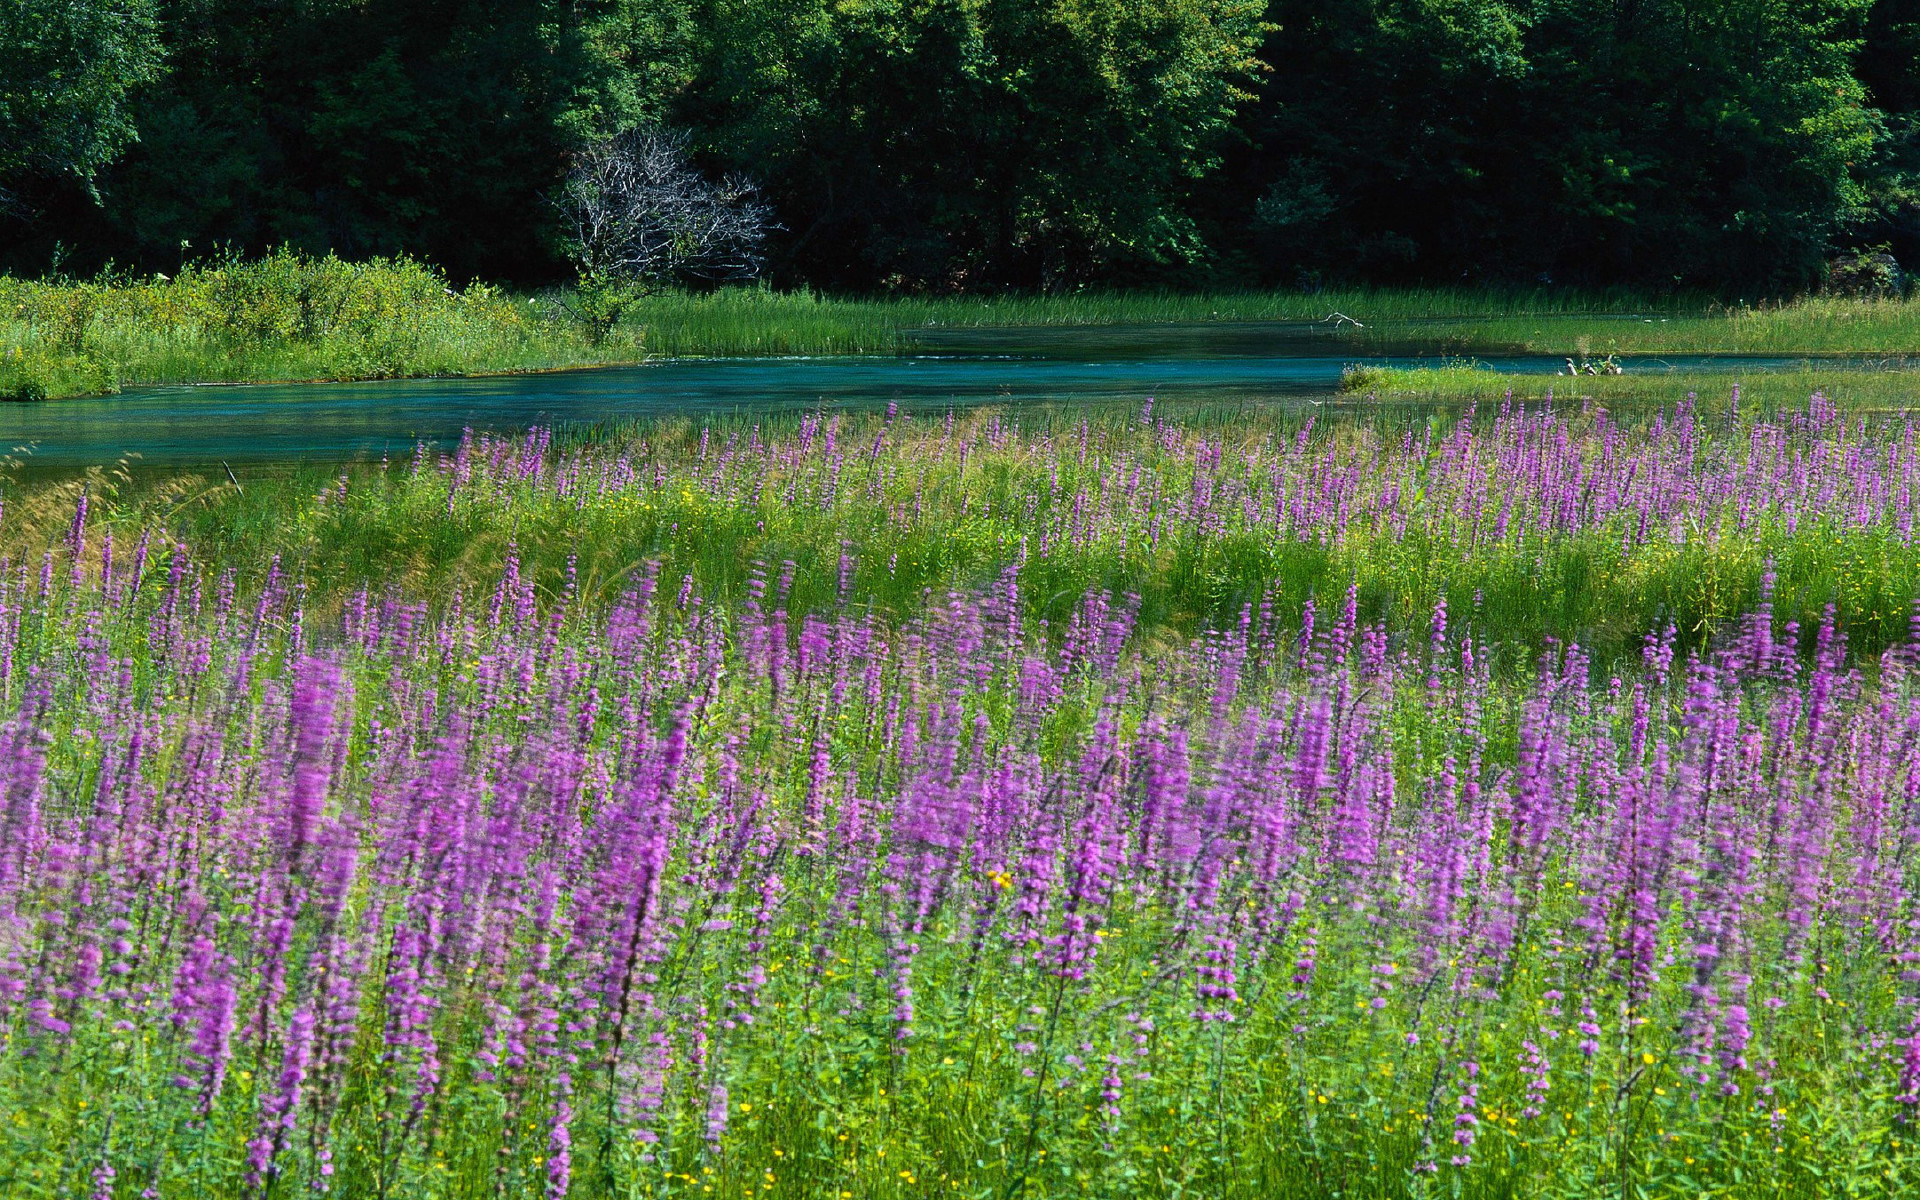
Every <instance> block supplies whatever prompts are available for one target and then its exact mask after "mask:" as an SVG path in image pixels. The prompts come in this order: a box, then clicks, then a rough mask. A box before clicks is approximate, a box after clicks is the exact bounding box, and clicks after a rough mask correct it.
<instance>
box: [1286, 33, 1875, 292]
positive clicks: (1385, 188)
mask: <svg viewBox="0 0 1920 1200" xmlns="http://www.w3.org/2000/svg"><path fill="white" fill-rule="evenodd" d="M1868 5H1869V0H1831V2H1828V0H1823V2H1822V3H1816V4H1782V3H1776V2H1774V0H1743V2H1741V3H1736V4H1722V3H1717V2H1703V0H1655V2H1653V3H1644V4H1633V5H1626V6H1622V5H1618V4H1613V3H1610V2H1608V3H1602V2H1600V0H1549V2H1548V3H1545V4H1539V5H1516V4H1509V3H1506V2H1504V0H1334V2H1333V3H1330V4H1329V3H1320V2H1317V0H1315V2H1305V0H1301V2H1295V0H1279V3H1277V4H1276V7H1275V13H1276V17H1275V19H1276V21H1277V22H1278V24H1279V25H1280V28H1281V31H1280V32H1279V33H1278V34H1276V35H1275V37H1274V38H1273V39H1272V40H1271V41H1269V43H1268V46H1267V50H1266V54H1267V58H1268V61H1269V62H1271V63H1272V64H1273V65H1274V66H1275V68H1276V70H1275V73H1274V75H1273V81H1272V84H1271V85H1270V89H1269V96H1270V99H1269V101H1268V102H1267V103H1265V104H1263V105H1262V106H1261V107H1260V108H1259V109H1258V110H1257V111H1256V112H1254V113H1252V114H1250V116H1249V129H1250V131H1251V132H1252V133H1253V135H1254V136H1255V137H1256V138H1257V139H1258V142H1259V151H1258V158H1259V159H1260V163H1259V165H1257V166H1256V167H1254V169H1253V170H1252V171H1251V172H1250V176H1249V179H1250V181H1251V182H1258V181H1260V180H1265V181H1267V182H1265V183H1261V184H1260V186H1261V187H1263V188H1264V189H1265V190H1264V192H1263V193H1259V201H1258V209H1257V211H1258V213H1259V215H1260V219H1261V224H1262V247H1261V248H1262V252H1263V253H1264V254H1265V256H1266V257H1267V260H1268V262H1269V264H1270V269H1273V270H1276V271H1279V272H1281V273H1282V274H1283V275H1284V274H1285V273H1286V272H1288V271H1291V270H1294V269H1296V268H1313V269H1319V270H1323V271H1326V272H1330V273H1335V274H1349V273H1357V274H1367V275H1372V276H1375V277H1381V276H1384V277H1389V278H1391V277H1402V278H1406V277H1416V278H1417V277H1426V278H1461V277H1465V278H1475V279H1501V278H1514V277H1520V278H1529V277H1533V276H1535V275H1537V274H1538V275H1542V276H1550V277H1552V278H1555V279H1564V280H1567V281H1570V282H1571V281H1582V280H1595V279H1608V280H1621V279H1632V280H1638V281H1641V282H1643V283H1647V284H1654V285H1659V284H1667V285H1670V286H1671V285H1675V284H1679V285H1683V286H1684V285H1702V284H1704V285H1710V286H1718V287H1728V288H1742V289H1757V290H1758V291H1760V292H1780V291H1792V290H1795V289H1798V288H1804V287H1807V286H1809V285H1812V284H1814V283H1816V282H1818V280H1819V277H1820V267H1821V264H1822V262H1823V260H1824V257H1825V255H1826V253H1827V249H1828V247H1829V245H1830V243H1831V240H1832V239H1833V238H1834V237H1835V236H1837V235H1838V234H1840V233H1841V232H1842V230H1843V226H1844V225H1845V223H1846V222H1847V221H1848V220H1850V219H1852V218H1853V217H1854V216H1855V215H1856V213H1857V212H1858V210H1859V208H1860V206H1861V205H1862V204H1863V203H1865V201H1866V193H1865V192H1864V191H1863V190H1862V186H1861V180H1862V178H1863V177H1864V175H1865V174H1866V171H1865V167H1866V164H1867V163H1868V160H1869V159H1870V158H1871V157H1872V155H1873V147H1874V139H1875V128H1874V123H1873V117H1872V115H1871V114H1870V113H1869V112H1867V111H1866V108H1865V102H1866V96H1865V94H1864V92H1863V90H1862V88H1861V86H1860V85H1859V83H1858V82H1856V80H1855V79H1854V77H1853V74H1852V58H1853V53H1854V51H1855V49H1856V47H1857V45H1858V43H1857V41H1856V40H1854V39H1855V38H1856V36H1857V35H1856V32H1855V31H1856V29H1857V26H1858V24H1859V21H1860V19H1861V17H1862V16H1863V14H1864V13H1865V11H1866V9H1867V7H1868ZM1303 63H1311V64H1315V66H1313V67H1311V68H1309V69H1305V70H1297V69H1290V68H1292V67H1293V66H1294V65H1295V64H1303ZM1522 230H1524V234H1522V233H1521V232H1520V231H1522ZM1747 294H1749V295H1752V294H1755V293H1754V292H1753V291H1748V293H1747Z"/></svg>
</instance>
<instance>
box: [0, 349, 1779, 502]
mask: <svg viewBox="0 0 1920 1200" xmlns="http://www.w3.org/2000/svg"><path fill="white" fill-rule="evenodd" d="M917 341H918V343H919V345H920V347H921V348H922V349H924V350H925V351H927V352H926V353H923V354H916V355H905V356H899V357H859V358H855V357H845V358H777V359H739V358H733V359H676V360H668V361H662V362H656V363H648V364H645V365H641V366H633V367H620V368H610V369H600V370H582V371H566V372H555V373H549V374H539V375H511V376H493V377H488V378H480V379H415V380H394V381H383V382H376V383H305V384H269V385H258V386H245V387H232V386H204V387H180V388H154V389H148V390H142V391H131V392H127V393H124V394H122V395H119V396H112V397H105V398H101V399H93V400H62V401H58V402H53V403H47V404H37V405H0V455H6V456H10V457H12V458H14V459H16V460H18V461H20V462H23V463H25V464H28V465H30V466H32V467H42V468H46V467H60V468H73V467H83V466H87V465H92V464H107V463H112V462H116V461H120V460H123V459H126V460H130V461H135V462H138V463H142V464H145V465H148V466H176V465H177V466H185V465H210V464H217V463H221V462H225V463H229V464H239V463H270V462H288V461H299V460H308V461H328V462H344V461H350V460H354V459H362V458H366V459H379V458H380V457H382V456H383V455H384V456H390V457H394V458H399V457H403V456H405V455H408V454H410V453H412V451H413V450H414V448H415V446H416V445H418V444H420V443H423V442H424V443H428V444H433V445H446V444H449V443H451V442H454V441H456V440H458V438H459V437H460V435H461V432H462V431H463V430H464V429H467V428H473V429H476V430H480V429H488V430H506V429H519V428H525V427H527V426H529V425H535V424H552V425H568V424H581V423H597V422H603V421H619V420H623V419H630V418H634V417H644V416H654V415H660V414H680V415H688V416H692V417H695V418H698V417H699V416H701V415H703V414H753V413H774V412H781V411H791V410H795V409H808V408H816V407H827V408H884V407H885V406H886V405H888V404H889V403H897V404H899V405H901V406H902V407H904V408H909V409H927V408H936V409H944V408H947V407H963V406H968V405H977V404H992V403H1007V404H1026V403H1035V402H1045V401H1135V402H1138V401H1144V400H1145V398H1146V397H1148V396H1153V397H1156V398H1159V399H1162V400H1168V401H1195V400H1197V401H1208V402H1213V401H1217V402H1219V403H1222V404H1227V405H1237V404H1277V405H1300V406H1306V405H1309V404H1316V403H1320V404H1325V403H1328V402H1329V401H1330V400H1331V398H1332V397H1333V395H1334V392H1335V389H1336V388H1337V386H1338V384H1339V381H1340V373H1341V371H1342V369H1344V368H1345V367H1347V366H1350V365H1353V364H1355V363H1384V364H1393V365H1411V364H1416V363H1422V362H1424V363H1429V364H1431V363H1433V362H1436V361H1438V360H1437V359H1435V358H1433V357H1423V356H1421V355H1420V354H1418V353H1417V351H1418V350H1419V347H1418V345H1417V344H1411V345H1409V346H1408V347H1407V349H1408V353H1406V354H1400V355H1394V356H1390V357H1364V356H1355V355H1354V354H1352V353H1351V352H1348V353H1345V354H1342V353H1339V347H1338V344H1337V343H1335V342H1333V341H1330V340H1329V339H1328V338H1327V337H1326V336H1324V334H1323V333H1322V332H1321V331H1320V330H1318V329H1316V328H1315V327H1313V326H1303V325H1258V324H1248V325H1193V326H1151V327H1128V326H1109V327H1101V328H1077V329H1045V330H1029V329H1022V330H968V331H937V332H935V331H929V332H927V333H925V334H923V335H921V336H919V337H918V338H917ZM1476 361H1478V362H1480V363H1481V364H1483V365H1485V366H1488V367H1490V368H1495V369H1498V370H1502V371H1515V372H1526V373H1539V374H1553V373H1554V372H1556V371H1558V370H1561V369H1563V367H1564V363H1565V360H1564V359H1562V358H1558V357H1544V356H1542V357H1511V356H1493V357H1485V358H1479V359H1477V360H1476ZM1797 362H1798V360H1790V359H1724V358H1719V359H1716V358H1678V357H1676V358H1666V359H1659V360H1647V361H1645V362H1642V363H1631V362H1630V363H1629V366H1628V369H1629V370H1630V371H1635V372H1638V371H1639V370H1642V369H1644V370H1659V369H1663V368H1671V369H1687V370H1701V369H1706V370H1711V369H1714V368H1716V367H1728V368H1731V367H1734V366H1738V367H1740V368H1741V369H1746V370H1767V369H1775V368H1779V367H1785V366H1792V365H1794V364H1795V363H1797Z"/></svg>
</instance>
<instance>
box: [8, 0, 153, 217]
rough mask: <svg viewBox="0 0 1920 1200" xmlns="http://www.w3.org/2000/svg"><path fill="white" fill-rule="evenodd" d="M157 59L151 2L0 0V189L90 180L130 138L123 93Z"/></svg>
mask: <svg viewBox="0 0 1920 1200" xmlns="http://www.w3.org/2000/svg"><path fill="white" fill-rule="evenodd" d="M160 60H161V49H160V39H159V34H158V28H157V22H156V20H155V15H154V9H153V3H152V0H0V189H9V188H10V187H11V188H20V187H22V186H31V184H32V182H34V181H38V180H48V179H62V178H64V179H67V180H72V181H76V182H78V183H79V184H81V185H82V186H91V184H92V181H93V179H94V177H95V175H96V174H97V173H98V172H99V171H100V170H101V168H103V167H105V166H106V165H107V164H108V163H109V162H111V161H112V160H113V158H114V156H115V155H117V154H118V153H119V152H120V150H121V149H122V148H123V147H124V146H125V145H126V144H127V142H128V141H129V140H131V139H132V137H133V136H134V127H135V120H134V115H133V113H132V111H131V109H130V107H129V104H128V98H129V96H130V95H131V93H132V92H133V91H134V89H136V88H138V87H139V86H140V85H141V84H144V83H147V82H149V81H150V80H152V79H153V78H154V77H155V76H156V75H157V74H158V73H159V70H160ZM9 194H12V193H10V192H9V191H7V190H0V198H5V197H6V196H7V195H9Z"/></svg>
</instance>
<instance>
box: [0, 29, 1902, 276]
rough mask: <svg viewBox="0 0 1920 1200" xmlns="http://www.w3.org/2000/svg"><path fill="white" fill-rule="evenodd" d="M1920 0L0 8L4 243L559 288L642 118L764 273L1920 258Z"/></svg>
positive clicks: (1633, 272) (1792, 263)
mask: <svg viewBox="0 0 1920 1200" xmlns="http://www.w3.org/2000/svg"><path fill="white" fill-rule="evenodd" d="M1917 52H1920V0H569V2H567V3H560V2H558V0H487V2H485V3H482V2H480V0H373V2H371V3H369V2H365V0H299V2H297V3H292V4H288V3H284V2H275V3H266V2H264V0H0V190H4V192H5V194H6V195H7V196H8V197H10V198H11V202H10V204H9V205H8V206H7V210H6V214H5V215H0V263H4V264H5V265H8V266H11V267H12V268H13V269H16V270H35V269H44V268H45V266H46V265H47V263H48V262H49V261H51V259H52V256H53V254H54V248H55V247H56V246H64V247H67V248H69V249H70V250H71V251H72V253H73V254H74V256H75V259H76V260H77V261H79V262H80V263H81V264H82V265H85V264H86V263H88V262H90V263H93V264H99V263H104V262H106V261H114V262H116V263H119V264H121V265H123V266H130V267H134V268H144V269H171V268H172V267H173V266H174V265H176V264H177V262H178V261H179V259H180V257H181V256H182V255H193V254H202V253H207V252H211V251H214V250H216V249H220V248H232V249H235V250H240V251H258V250H262V249H265V248H267V247H272V246H291V247H295V248H298V249H305V250H312V251H334V252H337V253H340V254H342V255H347V256H355V255H373V254H392V253H412V254H417V255H421V256H424V257H426V258H429V259H431V260H433V261H434V262H436V263H438V264H440V265H442V266H445V267H446V268H447V269H448V270H449V271H450V272H451V273H452V274H454V275H455V276H456V277H464V276H476V275H483V276H488V277H492V278H500V279H509V280H524V281H538V280H541V279H548V278H555V277H557V276H559V275H560V274H562V273H564V272H565V271H566V269H567V268H566V257H565V253H564V247H565V244H566V239H567V232H566V229H565V228H564V226H565V222H564V220H563V219H562V218H561V215H560V212H559V210H558V206H557V205H556V204H555V203H554V198H555V196H556V195H557V194H558V193H559V191H560V189H561V185H562V181H563V180H564V179H565V178H566V177H567V172H568V169H569V165H570V163H571V162H572V161H573V159H574V156H575V155H577V154H578V153H580V152H581V150H582V149H583V148H585V147H587V146H590V145H593V144H596V143H597V142H598V141H600V140H602V139H605V138H607V137H609V136H612V135H615V134H619V133H622V132H623V131H627V130H631V129H635V128H657V129H660V130H663V131H666V132H668V133H670V134H671V135H672V136H675V137H680V138H683V139H684V140H685V144H686V145H687V146H688V147H689V149H690V150H691V152H692V154H693V157H694V161H695V163H696V164H697V166H698V167H699V169H700V170H701V171H703V172H706V173H707V174H708V175H710V176H711V177H712V178H715V179H719V178H723V177H729V176H738V177H743V178H746V179H749V180H751V181H752V182H753V183H754V184H755V185H757V186H758V187H759V188H760V189H761V191H762V194H763V195H764V196H765V197H766V199H767V200H768V202H769V203H770V204H771V205H772V206H773V220H774V222H775V223H776V224H777V230H776V233H775V236H774V237H773V238H772V239H771V240H770V241H769V242H768V244H767V246H766V253H767V259H768V265H769V269H770V271H771V273H772V275H773V277H774V278H775V279H776V280H777V281H780V282H807V283H812V284H816V285H821V286H828V287H839V288H853V289H885V288H910V289H925V290H957V289H993V288H1004V287H1035V286H1038V287H1071V286H1076V285H1081V284H1088V283H1104V284H1126V283H1134V282H1154V283H1160V284H1181V283H1194V284H1201V283H1204V284H1209V285H1213V286H1220V285H1222V284H1246V285H1250V286H1271V285H1276V284H1278V285H1283V286H1292V285H1296V284H1301V283H1305V284H1309V285H1310V284H1311V283H1312V282H1314V281H1316V280H1326V281H1335V280H1371V281H1380V282H1400V281H1408V282H1411V281H1424V282H1514V281H1524V282H1532V281H1537V280H1551V281H1554V282H1565V283H1630V284H1635V285H1639V286H1643V287H1652V288H1675V287H1684V288H1698V287H1707V288H1716V289H1721V290H1724V291H1729V292H1734V291H1738V292H1740V293H1742V294H1749V295H1753V294H1764V293H1769V292H1779V291H1788V290H1793V289H1797V288H1802V287H1806V286H1808V285H1810V284H1812V283H1814V282H1816V281H1817V280H1818V279H1819V278H1820V275H1821V271H1822V267H1823V264H1824V263H1826V261H1827V260H1828V259H1829V258H1830V257H1831V256H1832V255H1834V254H1836V253H1838V252H1841V251H1845V250H1850V249H1866V248H1880V247H1885V248H1889V249H1891V250H1892V252H1893V253H1894V254H1895V255H1896V256H1898V257H1900V258H1901V259H1903V260H1912V259H1920V189H1916V187H1915V185H1914V183H1913V182H1912V180H1913V178H1914V172H1915V170H1916V168H1917V167H1920V53H1917Z"/></svg>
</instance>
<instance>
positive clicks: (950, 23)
mask: <svg viewBox="0 0 1920 1200" xmlns="http://www.w3.org/2000/svg"><path fill="white" fill-rule="evenodd" d="M1261 19H1262V9H1261V6H1260V5H1258V4H1255V3H1249V2H1248V0H1175V2H1172V3H1158V4H1152V5H1144V4H1139V3H1135V2H1132V0H1087V2H1085V3H1076V4H1064V3H1058V2H1057V0H967V2H959V3H939V4H933V5H913V4H902V3H895V2H885V0H883V2H880V3H861V4H836V3H831V2H829V0H801V2H800V3H796V4H784V5H771V4H765V3H761V2H759V0H707V3H706V4H705V5H704V7H703V9H702V15H701V17H700V19H699V23H700V25H701V26H702V27H703V28H704V29H707V30H709V31H711V32H710V33H709V37H708V40H707V42H706V48H705V55H706V57H705V61H704V63H703V67H702V70H701V73H700V75H699V77H698V81H697V82H696V84H695V86H694V87H693V89H692V90H691V92H690V94H689V97H688V99H687V101H686V102H685V106H684V108H685V111H686V113H687V114H688V118H689V121H690V122H691V123H692V124H693V125H694V126H695V127H696V129H698V130H699V131H700V136H702V137H703V138H705V139H706V140H707V141H708V142H709V143H710V144H711V145H712V146H713V148H714V149H715V151H716V152H717V153H721V154H724V155H726V156H728V157H730V158H732V159H734V161H735V164H736V165H737V166H739V167H741V168H743V169H745V170H747V171H749V172H752V173H754V174H756V175H759V176H761V177H763V179H764V180H765V182H766V183H767V185H768V187H769V191H770V194H771V195H772V196H773V197H774V198H775V199H776V200H777V201H779V202H780V203H781V205H782V208H783V211H784V212H785V214H786V217H785V219H786V223H787V225H788V226H789V228H791V229H793V230H795V231H798V232H800V234H801V236H800V237H799V238H798V239H797V240H796V242H795V244H794V245H793V246H792V247H791V248H790V250H789V253H790V255H792V256H794V258H795V259H796V260H797V261H798V262H799V263H800V264H803V265H804V269H805V270H806V273H807V274H808V276H809V277H811V278H814V279H818V280H821V281H825V282H841V283H868V282H873V281H878V282H881V283H883V284H889V285H896V286H897V285H912V286H921V285H945V286H969V285H978V284H983V283H1006V282H1016V283H1028V284H1041V285H1046V286H1059V285H1065V284H1069V283H1073V282H1079V281H1083V280H1085V279H1086V278H1087V277H1088V276H1089V275H1090V274H1091V273H1093V272H1094V271H1095V270H1096V269H1097V268H1099V267H1101V266H1103V265H1106V264H1111V263H1113V262H1116V261H1125V260H1129V259H1139V258H1143V257H1144V258H1147V259H1156V258H1165V257H1176V258H1178V257H1184V256H1190V255H1191V254H1192V253H1193V252H1194V250H1195V249H1196V246H1195V240H1194V234H1193V230H1192V229H1191V227H1190V224H1189V222H1188V220H1187V218H1186V216H1185V215H1184V213H1183V212H1182V210H1181V206H1180V203H1179V202H1180V200H1181V197H1182V195H1183V192H1184V189H1185V188H1186V187H1187V186H1188V185H1190V183H1191V182H1192V181H1193V180H1194V179H1196V178H1198V177H1199V176H1200V175H1202V174H1203V173H1204V172H1205V171H1206V170H1207V169H1208V168H1209V167H1211V166H1212V165H1213V163H1214V162H1215V154H1216V151H1217V144H1218V140H1219V137H1220V135H1221V134H1222V133H1223V132H1224V131H1225V129H1226V126H1227V123H1228V120H1229V119H1230V116H1231V114H1232V111H1233V108H1234V106H1235V105H1236V104H1237V103H1238V102H1240V101H1242V100H1244V99H1246V89H1247V88H1248V86H1249V85H1250V84H1251V82H1252V80H1253V78H1254V68H1255V61H1254V57H1253V53H1254V50H1255V49H1256V47H1257V45H1258V40H1259V38H1260V36H1261V33H1262V25H1261ZM721 31H724V33H722V32H721Z"/></svg>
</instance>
